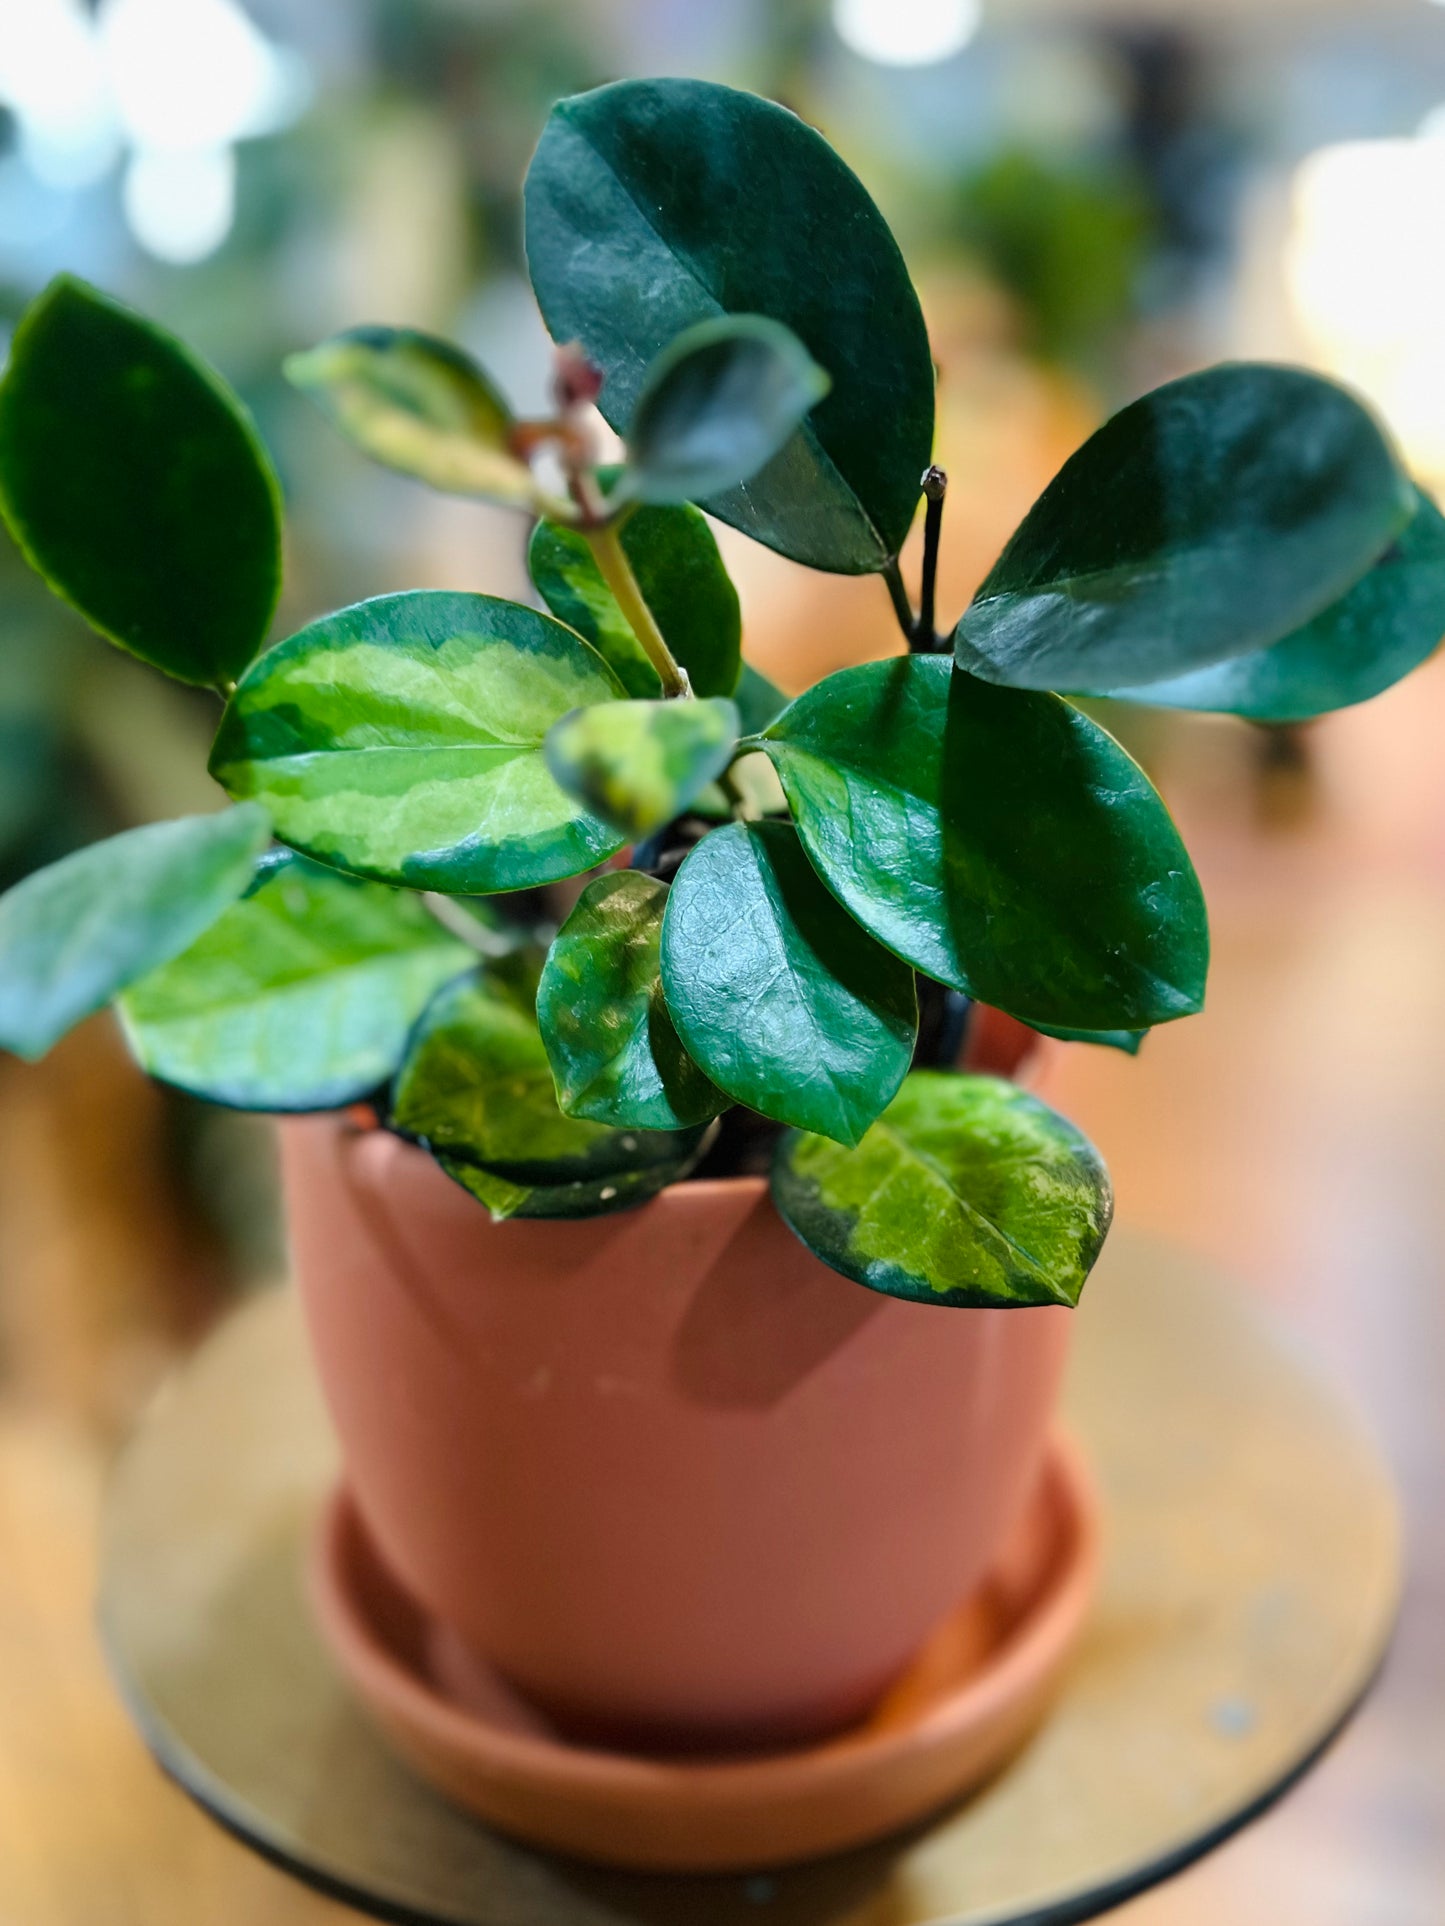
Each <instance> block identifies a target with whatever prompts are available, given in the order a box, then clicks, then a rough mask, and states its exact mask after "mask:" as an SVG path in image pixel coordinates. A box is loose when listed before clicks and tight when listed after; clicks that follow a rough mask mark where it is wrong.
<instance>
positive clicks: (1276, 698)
mask: <svg viewBox="0 0 1445 1926" xmlns="http://www.w3.org/2000/svg"><path fill="white" fill-rule="evenodd" d="M1418 504H1419V505H1418V507H1417V508H1416V511H1415V516H1414V519H1413V520H1412V521H1411V523H1410V525H1409V526H1408V527H1407V528H1406V529H1405V531H1404V533H1403V534H1402V535H1401V536H1400V537H1399V539H1398V541H1396V542H1395V543H1394V544H1393V545H1392V546H1391V547H1390V548H1388V549H1386V551H1385V553H1384V555H1382V556H1381V558H1380V560H1379V561H1378V562H1376V564H1375V566H1374V567H1373V568H1372V569H1371V570H1370V571H1369V572H1368V574H1365V575H1362V576H1361V577H1360V579H1359V581H1358V582H1356V584H1355V586H1354V587H1353V588H1352V589H1350V590H1349V591H1348V593H1347V594H1345V595H1343V596H1342V597H1341V598H1340V600H1339V601H1338V602H1333V603H1331V604H1330V606H1329V608H1327V609H1326V610H1325V612H1324V613H1323V615H1317V616H1316V617H1315V619H1314V621H1313V622H1307V623H1306V624H1305V626H1304V627H1303V628H1302V629H1297V630H1296V631H1295V633H1294V634H1293V635H1288V636H1286V637H1285V639H1284V640H1283V641H1282V642H1276V643H1275V644H1274V645H1273V646H1272V647H1271V648H1268V649H1258V650H1256V651H1255V652H1254V653H1253V654H1251V655H1240V656H1236V657H1235V658H1234V660H1233V661H1232V662H1219V663H1216V664H1215V665H1214V666H1213V667H1212V668H1208V669H1196V670H1195V671H1194V672H1193V674H1192V675H1181V676H1176V677H1175V678H1174V679H1173V680H1172V681H1170V682H1155V683H1152V684H1146V685H1144V686H1142V687H1140V688H1135V689H1117V690H1114V691H1111V693H1112V694H1114V695H1116V696H1118V697H1119V698H1120V699H1121V700H1122V701H1126V702H1149V703H1154V704H1156V705H1157V706H1158V707H1160V708H1163V709H1212V710H1216V711H1222V712H1223V713H1225V714H1228V715H1236V716H1249V717H1251V718H1252V719H1253V720H1254V721H1256V722H1303V721H1306V720H1307V719H1308V718H1309V717H1310V716H1318V715H1323V714H1325V713H1326V711H1328V710H1330V709H1345V708H1348V707H1349V706H1350V705H1351V704H1352V703H1356V702H1367V701H1368V700H1369V698H1370V697H1371V696H1376V695H1379V694H1380V693H1381V691H1382V690H1384V689H1388V688H1390V687H1391V685H1392V684H1393V683H1396V682H1398V681H1399V680H1400V679H1401V677H1402V676H1406V675H1408V674H1409V673H1410V671H1411V669H1414V668H1417V667H1418V666H1419V664H1420V663H1422V662H1423V661H1424V660H1425V659H1426V657H1427V656H1430V655H1433V654H1434V652H1435V649H1436V647H1437V645H1438V644H1439V641H1440V637H1441V636H1442V635H1445V517H1442V515H1441V513H1440V511H1439V509H1438V508H1436V506H1435V504H1434V503H1433V502H1432V501H1430V500H1429V499H1428V497H1426V496H1424V495H1419V496H1418Z"/></svg>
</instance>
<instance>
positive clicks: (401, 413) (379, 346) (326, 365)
mask: <svg viewBox="0 0 1445 1926" xmlns="http://www.w3.org/2000/svg"><path fill="white" fill-rule="evenodd" d="M286 378H287V380H288V381H290V382H292V383H293V384H294V385H295V386H296V387H297V388H300V389H301V390H302V392H303V393H305V394H308V395H310V396H311V398H312V399H313V400H314V401H315V402H316V403H317V404H318V405H319V406H320V407H321V408H322V409H323V410H324V411H325V413H326V414H327V415H328V416H329V417H330V419H331V420H332V421H333V422H334V423H335V425H336V426H337V427H338V428H339V429H340V430H341V432H342V434H343V435H345V436H346V437H347V439H348V440H350V441H353V442H355V444H356V446H357V447H358V448H360V449H361V451H362V452H363V454H367V455H370V456H371V458H372V460H373V461H379V462H382V463H383V464H384V465H385V466H386V467H388V468H396V469H399V470H400V471H401V473H402V474H404V475H414V476H415V477H416V478H417V480H418V481H424V482H428V483H430V485H431V486H432V487H433V488H439V489H441V490H443V491H444V492H445V493H446V494H450V495H479V496H481V497H483V498H484V499H485V500H488V501H494V502H507V503H511V504H513V505H514V506H528V505H530V503H531V502H532V500H533V497H534V494H535V488H534V485H533V481H532V474H531V470H530V469H529V468H528V467H527V464H526V463H525V462H524V461H520V460H518V458H517V457H516V456H515V455H514V454H513V453H512V452H511V439H510V437H511V431H512V428H513V425H514V423H513V420H512V414H511V410H510V409H509V408H508V407H507V404H506V402H505V401H504V400H503V399H502V397H501V396H500V395H499V394H498V393H497V391H496V389H495V388H494V387H493V386H492V384H491V382H490V381H489V380H488V379H487V377H486V375H485V374H484V373H483V372H482V370H481V369H480V368H479V367H478V366H477V364H476V362H475V361H473V360H472V358H471V356H470V355H468V354H464V353H463V352H462V350H461V349H460V348H456V347H453V346H452V344H451V343H450V342H449V341H439V340H437V339H436V337H435V336H434V335H429V334H419V333H418V332H417V331H416V330H415V329H413V328H349V329H348V330H347V331H346V332H345V333H344V334H337V335H333V336H332V337H331V339H330V340H329V341H323V342H322V343H321V344H320V346H319V347H315V348H310V349H308V350H307V351H306V352H305V353H304V354H293V355H291V356H289V357H288V358H287V361H286Z"/></svg>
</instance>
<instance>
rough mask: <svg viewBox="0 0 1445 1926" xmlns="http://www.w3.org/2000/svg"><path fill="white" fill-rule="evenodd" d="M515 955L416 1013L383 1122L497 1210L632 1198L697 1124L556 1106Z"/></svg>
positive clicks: (652, 1184)
mask: <svg viewBox="0 0 1445 1926" xmlns="http://www.w3.org/2000/svg"><path fill="white" fill-rule="evenodd" d="M533 997H534V980H533V979H531V978H530V977H527V976H525V975H524V974H523V972H522V971H521V970H519V969H518V967H517V964H516V962H515V960H514V961H512V962H511V963H510V964H509V965H497V964H490V963H489V964H485V965H483V967H482V968H481V969H479V970H477V971H475V972H474V973H472V974H471V975H469V976H466V977H463V978H461V979H459V980H458V981H457V982H456V983H453V984H449V985H448V986H447V987H446V988H445V989H444V990H442V991H441V992H440V994H439V995H438V996H437V997H436V998H435V999H434V1000H433V1001H432V1003H431V1005H430V1007H429V1008H428V1009H427V1011H426V1012H425V1014H424V1015H423V1017H422V1019H421V1021H420V1022H419V1023H418V1024H417V1026H416V1029H415V1031H414V1033H413V1035H412V1039H411V1043H410V1045H409V1046H408V1049H407V1053H406V1060H405V1062H404V1063H403V1065H402V1067H401V1069H400V1071H399V1072H398V1074H397V1078H396V1082H395V1084H394V1086H393V1089H392V1099H391V1111H390V1122H391V1124H392V1125H393V1127H394V1128H395V1129H397V1130H400V1131H402V1132H403V1133H404V1134H405V1135H407V1136H411V1137H416V1138H418V1139H419V1140H420V1141H421V1142H423V1143H424V1144H425V1145H426V1146H427V1148H428V1149H429V1150H431V1151H432V1152H433V1154H434V1155H435V1156H436V1157H437V1158H438V1160H439V1161H440V1162H441V1164H442V1168H443V1169H444V1170H446V1171H447V1173H448V1174H449V1175H450V1176H453V1177H455V1178H456V1179H457V1181H458V1182H462V1183H465V1184H466V1187H467V1188H468V1189H469V1190H471V1191H472V1193H473V1195H474V1196H478V1197H480V1198H481V1200H482V1202H483V1203H485V1204H486V1205H487V1207H488V1209H490V1210H491V1211H492V1212H493V1214H494V1215H495V1216H499V1217H508V1216H513V1215H521V1216H543V1217H554V1216H562V1217H565V1216H589V1215H593V1214H595V1213H597V1212H600V1211H607V1210H620V1209H622V1208H623V1207H624V1206H625V1205H627V1204H631V1203H638V1202H640V1201H641V1200H642V1198H643V1197H647V1196H651V1195H653V1194H654V1193H655V1192H656V1191H659V1190H661V1189H662V1188H663V1186H664V1185H665V1184H669V1183H671V1182H672V1181H673V1180H674V1179H675V1178H676V1177H679V1176H681V1175H682V1174H683V1172H684V1171H685V1170H686V1169H687V1168H688V1167H689V1165H690V1164H691V1163H692V1162H693V1161H694V1160H695V1158H696V1156H697V1155H698V1152H699V1149H700V1147H701V1142H702V1137H703V1132H702V1131H701V1130H684V1131H671V1130H661V1131H659V1130H613V1129H610V1128H608V1127H607V1126H606V1125H603V1124H599V1123H590V1122H586V1121H584V1120H582V1119H580V1118H575V1117H567V1116H564V1115H563V1113H562V1111H561V1110H560V1109H559V1108H558V1105H557V1096H556V1091H555V1089H554V1086H553V1082H552V1071H551V1066H550V1065H549V1064H548V1061H547V1052H546V1050H545V1049H544V1047H543V1044H542V1038H541V1034H540V1032H539V1031H538V1028H537V1019H536V1015H535V1013H534V1008H533Z"/></svg>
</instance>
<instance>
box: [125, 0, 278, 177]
mask: <svg viewBox="0 0 1445 1926" xmlns="http://www.w3.org/2000/svg"><path fill="white" fill-rule="evenodd" d="M97 25H98V29H99V35H100V45H101V50H102V52H103V54H104V57H105V63H106V67H107V69H108V71H109V74H110V83H111V87H112V89H113V90H114V94H115V102H116V107H117V110H118V111H119V114H120V118H121V122H122V125H123V126H124V127H125V130H126V132H127V133H128V134H129V135H130V138H131V139H132V140H133V141H134V143H135V145H136V146H137V147H142V148H146V149H150V150H153V151H156V152H161V153H176V152H179V151H181V150H183V149H189V150H198V149H202V148H213V147H220V146H225V145H228V144H229V143H230V142H231V141H236V140H245V139H246V138H247V137H248V136H250V135H253V134H267V133H270V132H272V131H273V129H274V128H276V127H277V126H279V125H283V124H284V122H285V120H286V119H287V118H288V117H289V110H290V107H291V85H290V81H291V76H290V75H289V73H288V71H287V68H286V63H285V62H284V61H283V60H282V59H281V57H280V55H279V53H278V50H277V49H276V48H274V47H273V46H272V45H271V43H270V41H269V40H267V39H266V38H265V36H264V35H263V34H262V33H261V32H260V31H259V30H258V29H257V28H256V27H255V26H254V25H253V24H252V23H251V21H250V20H249V19H248V18H247V16H246V15H245V14H244V13H243V12H242V11H241V9H240V7H239V6H237V5H235V4H234V0H103V4H102V6H101V8H100V13H99V16H98V22H97Z"/></svg>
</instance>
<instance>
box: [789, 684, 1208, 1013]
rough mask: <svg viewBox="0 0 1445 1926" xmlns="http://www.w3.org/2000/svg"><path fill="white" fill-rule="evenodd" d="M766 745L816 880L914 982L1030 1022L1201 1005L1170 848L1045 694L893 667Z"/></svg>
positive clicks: (808, 707)
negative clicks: (929, 982)
mask: <svg viewBox="0 0 1445 1926" xmlns="http://www.w3.org/2000/svg"><path fill="white" fill-rule="evenodd" d="M767 746H768V751H769V754H770V755H771V756H772V758H773V761H774V763H775V764H776V766H777V770H778V774H779V776H780V777H781V778H782V783H783V788H784V789H785V790H786V792H787V795H788V800H789V802H790V803H791V804H792V808H793V815H794V819H795V821H796V822H797V825H798V832H799V834H800V835H801V836H802V838H803V842H804V845H805V847H806V848H807V851H808V854H809V856H810V857H811V858H812V860H813V862H814V864H815V865H816V867H817V869H818V871H819V873H820V875H821V876H822V877H823V879H824V881H825V882H826V883H827V884H828V886H829V888H830V889H832V890H833V892H834V893H835V894H836V895H837V896H838V898H839V899H840V901H842V902H843V903H844V904H846V906H847V907H848V909H850V910H851V911H852V913H853V915H854V916H856V917H857V919H858V921H859V922H860V923H862V924H863V925H864V927H865V928H866V929H869V930H871V931H872V932H873V934H874V935H875V936H876V937H878V939H879V940H880V941H881V942H884V943H886V944H887V945H888V946H889V948H890V949H892V950H895V951H896V952H897V953H898V955H900V956H903V957H906V958H907V959H908V961H909V962H910V963H913V964H914V965H916V967H917V968H918V969H920V970H922V971H923V972H924V973H925V974H926V975H928V976H933V977H937V978H938V979H939V981H940V982H943V983H949V984H952V985H953V987H954V988H955V989H959V990H963V991H964V992H965V993H966V994H967V995H969V996H972V997H975V998H977V999H978V1001H980V1002H982V1003H992V1004H995V1005H996V1006H997V1007H998V1008H999V1009H1001V1010H1007V1011H1008V1012H1009V1014H1010V1015H1012V1016H1016V1017H1019V1018H1021V1019H1022V1020H1023V1021H1024V1022H1025V1023H1029V1024H1033V1025H1034V1026H1035V1027H1039V1026H1042V1025H1044V1024H1049V1025H1053V1026H1054V1027H1056V1028H1065V1029H1082V1030H1125V1029H1128V1030H1134V1029H1144V1028H1147V1027H1148V1026H1149V1025H1150V1024H1153V1023H1165V1022H1168V1021H1169V1019H1170V1018H1171V1017H1180V1016H1187V1015H1189V1014H1190V1013H1191V1012H1192V1011H1194V1010H1197V1009H1198V1008H1199V1007H1200V1005H1201V1002H1202V1000H1203V996H1204V978H1205V972H1206V969H1207V967H1208V961H1209V938H1208V926H1207V922H1206V918H1205V910H1204V899H1203V896H1202V895H1201V893H1200V889H1199V883H1198V879H1197V878H1196V877H1195V874H1194V870H1193V868H1192V866H1191V864H1190V861H1189V857H1188V854H1187V853H1186V851H1185V848H1184V845H1183V843H1182V842H1181V841H1180V840H1179V833H1178V831H1177V830H1176V829H1175V827H1174V825H1173V823H1172V822H1171V820H1170V818H1169V813H1168V811H1167V810H1166V809H1165V807H1164V805H1163V803H1162V802H1161V801H1160V799H1159V797H1158V795H1157V793H1156V792H1155V790H1154V788H1153V786H1152V784H1151V783H1150V782H1149V779H1148V778H1147V777H1146V776H1145V774H1144V772H1143V771H1142V770H1141V769H1140V768H1139V766H1138V765H1137V763H1135V762H1133V761H1132V760H1131V758H1130V757H1129V756H1127V755H1126V754H1125V752H1124V751H1123V750H1122V749H1121V748H1120V747H1119V745H1118V743H1117V742H1115V741H1114V739H1113V737H1112V736H1110V735H1108V734H1107V733H1106V732H1105V731H1104V730H1103V729H1101V728H1100V727H1099V725H1098V724H1097V723H1095V722H1091V721H1090V720H1089V718H1088V717H1087V716H1085V715H1082V714H1081V713H1080V712H1079V710H1077V709H1075V708H1074V707H1073V706H1072V705H1071V704H1070V703H1067V702H1065V701H1064V700H1063V699H1062V698H1061V697H1059V696H1052V695H1038V694H1034V693H1031V692H1028V691H1024V690H1015V689H1000V688H996V687H994V686H992V685H991V684H989V683H986V682H978V681H976V680H975V679H974V678H973V677H972V676H967V675H964V674H962V673H961V672H960V671H958V670H956V669H954V667H953V665H952V664H951V663H950V662H949V661H948V660H947V659H946V658H944V657H940V656H921V655H920V656H903V657H900V658H897V659H895V660H892V661H887V662H870V663H865V664H864V665H863V666H862V667H860V668H856V669H843V670H840V671H839V672H838V673H837V674H836V675H831V676H828V677H827V678H826V679H825V680H824V681H822V682H820V683H818V684H817V685H816V686H815V687H814V688H812V689H810V690H809V691H808V692H807V694H806V695H802V696H799V698H798V700H797V701H796V702H795V703H793V705H792V707H791V708H789V709H787V710H785V711H784V713H783V714H782V715H781V716H780V717H779V718H778V720H777V721H776V722H775V723H774V724H773V726H772V728H771V729H770V730H769V731H768V734H767Z"/></svg>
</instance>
